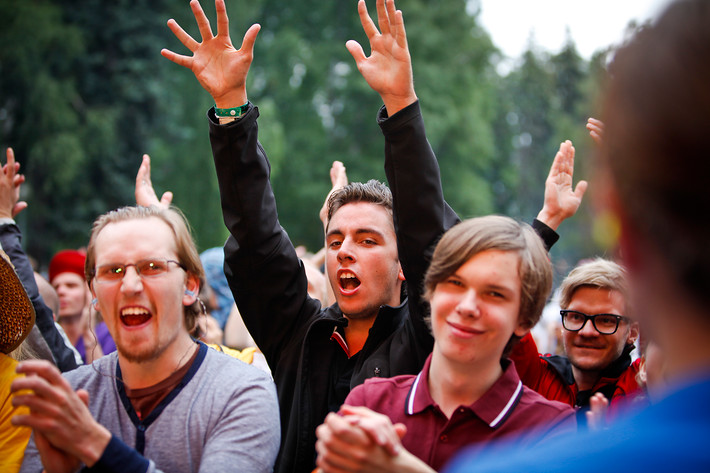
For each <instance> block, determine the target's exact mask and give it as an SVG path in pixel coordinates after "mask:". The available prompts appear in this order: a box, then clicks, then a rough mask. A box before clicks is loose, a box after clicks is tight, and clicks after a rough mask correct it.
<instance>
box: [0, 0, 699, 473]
mask: <svg viewBox="0 0 710 473" xmlns="http://www.w3.org/2000/svg"><path fill="white" fill-rule="evenodd" d="M190 6H191V9H192V12H193V14H194V17H195V20H196V22H197V26H198V28H199V33H200V36H201V38H200V40H196V39H195V38H193V37H191V36H190V35H189V34H188V33H186V32H185V31H184V30H183V28H182V27H181V26H180V25H179V24H178V23H177V22H175V21H174V20H169V21H168V27H169V28H170V29H171V31H172V32H173V33H174V34H175V36H176V37H177V38H178V39H179V40H180V42H181V43H182V44H183V45H184V46H185V48H186V49H187V50H188V51H189V54H179V53H176V52H173V51H170V50H166V49H164V50H163V51H162V55H163V56H164V57H165V58H167V59H168V60H170V61H172V62H173V63H175V64H177V65H179V66H183V67H184V68H187V69H189V70H191V71H192V73H193V74H194V75H195V78H196V79H197V80H198V82H199V83H200V85H201V86H202V87H203V88H204V89H205V91H207V93H208V94H209V95H210V96H211V97H212V99H213V101H214V104H215V105H214V107H212V108H210V110H209V111H208V113H207V128H208V129H209V138H210V142H211V146H212V153H213V158H214V166H215V170H216V174H217V178H218V183H219V192H220V199H221V206H222V212H223V219H224V223H225V225H226V227H227V229H228V230H229V235H230V236H229V238H228V240H227V242H226V244H225V245H224V249H223V251H222V249H217V250H214V249H213V250H212V251H207V252H204V253H203V254H199V253H198V251H197V248H196V245H195V242H194V241H193V239H192V236H191V234H190V231H189V224H188V222H187V221H186V219H185V217H184V216H183V215H182V213H181V212H180V211H179V209H177V208H176V207H174V206H172V205H171V201H172V194H171V193H170V192H166V193H165V194H163V195H162V196H161V197H160V198H158V196H157V194H156V192H155V190H154V188H153V185H152V182H151V179H150V159H149V157H147V156H145V157H144V158H143V162H142V164H141V165H140V167H139V169H138V172H137V177H136V188H135V196H136V205H135V206H126V207H122V208H118V209H115V210H111V211H109V212H107V213H105V214H103V215H101V216H99V217H98V218H97V219H96V221H95V222H94V224H93V226H92V228H91V229H90V237H89V240H88V243H87V246H86V248H83V249H81V250H74V249H68V250H64V251H61V252H59V253H57V254H56V255H55V256H54V258H53V259H52V261H51V263H50V265H49V277H48V280H45V279H44V278H43V277H42V276H41V275H39V274H37V273H35V272H34V271H33V268H32V266H31V264H30V260H29V258H28V256H27V255H26V254H25V253H24V251H23V249H22V244H21V233H20V230H19V228H18V227H17V225H16V223H15V220H14V217H15V216H16V215H17V214H18V213H19V212H21V211H22V210H23V209H24V208H25V207H26V206H27V203H25V202H23V201H21V200H20V199H19V196H20V188H21V186H22V184H23V183H24V180H25V176H24V175H22V174H21V173H20V172H19V171H20V165H19V163H18V162H17V161H16V160H15V156H14V153H13V151H12V149H10V148H8V149H7V152H6V163H5V164H4V165H3V166H2V171H3V173H2V176H0V245H1V247H2V250H3V251H2V253H0V256H2V258H0V277H1V278H2V285H1V286H0V294H2V299H1V300H0V328H2V332H1V334H0V335H1V337H0V338H1V340H0V344H1V345H2V354H0V369H2V378H0V380H1V381H0V401H1V402H2V403H1V404H0V425H1V428H0V439H2V441H1V442H0V470H1V471H3V472H4V471H13V472H14V471H23V472H25V471H27V472H40V471H46V472H48V473H52V472H76V471H107V472H156V471H164V472H182V471H193V472H196V471H200V472H214V471H239V472H270V471H277V472H284V473H285V472H306V473H308V472H313V471H320V472H323V473H331V472H384V471H393V472H400V471H402V472H431V471H448V472H455V473H459V472H468V471H521V470H524V471H540V472H548V471H566V472H567V471H572V470H574V471H581V472H584V471H590V472H591V471H594V472H598V471H599V470H600V469H604V470H608V471H625V472H626V471H662V470H668V469H671V468H673V469H678V470H683V471H685V470H689V471H707V470H710V452H709V451H708V449H707V448H706V447H705V443H706V442H705V441H706V440H707V439H708V438H710V412H709V411H708V408H707V407H704V406H706V404H705V402H704V401H705V400H706V399H707V397H708V396H709V395H710V344H709V343H707V338H706V335H707V336H710V313H708V309H707V307H708V303H709V302H710V301H709V300H708V298H709V297H708V294H710V252H708V251H707V250H706V244H707V242H708V241H710V219H708V218H707V214H705V212H707V209H708V208H710V196H709V195H708V193H707V192H706V189H705V184H706V182H707V176H708V175H710V169H709V168H710V159H708V158H710V140H709V139H708V138H707V136H708V134H707V131H706V128H707V127H706V126H705V124H706V123H707V116H706V114H707V113H710V89H709V88H708V87H707V85H706V84H707V83H710V63H709V62H708V61H707V58H710V28H708V26H710V2H707V1H706V0H675V1H672V2H671V3H669V4H668V6H667V7H666V10H665V11H664V12H663V13H662V14H661V15H660V16H659V17H658V18H657V19H656V20H655V21H654V22H653V23H652V24H651V25H649V26H648V27H644V28H642V29H640V30H639V31H638V32H637V33H636V35H635V36H634V37H633V38H631V39H630V40H629V41H628V43H627V44H626V45H625V46H623V47H622V48H620V49H619V50H618V51H616V52H615V55H614V58H613V61H612V62H611V63H610V65H609V75H610V80H609V84H607V86H606V90H605V91H604V100H603V107H602V110H601V112H600V113H601V120H598V119H590V120H589V122H588V123H587V129H588V130H589V133H590V136H591V137H592V138H593V139H594V141H595V142H596V143H597V145H598V150H597V155H596V156H595V159H596V162H595V163H594V168H595V175H594V180H591V181H590V185H591V186H592V187H593V188H594V189H595V192H596V193H597V194H596V195H597V199H596V200H597V201H598V202H596V204H597V205H598V207H599V212H600V213H602V214H603V215H604V216H605V218H607V219H608V220H609V221H611V222H613V223H614V224H613V225H610V227H609V231H614V232H615V234H614V235H612V236H613V238H614V239H615V240H616V242H617V251H616V252H615V254H614V256H613V258H614V259H613V260H612V259H609V258H601V257H597V256H596V255H589V257H590V258H589V259H588V260H585V261H583V262H581V263H580V264H579V265H578V266H577V267H575V268H574V269H572V271H570V272H569V274H568V275H567V276H566V277H565V278H564V280H563V281H562V283H561V286H560V288H559V292H560V300H559V308H558V309H557V310H558V311H559V317H558V320H559V322H560V324H559V331H560V333H561V341H562V353H561V354H555V355H548V354H541V353H539V349H538V345H537V342H538V341H536V339H535V337H534V336H533V335H532V332H531V329H532V328H533V327H534V326H535V325H536V324H537V322H538V321H539V320H540V317H541V314H542V312H543V309H544V308H545V306H546V305H547V304H548V302H549V297H550V292H551V290H552V285H553V281H552V279H553V278H552V264H551V260H550V256H549V253H548V252H549V250H550V248H551V247H552V246H553V245H554V244H555V242H556V241H557V240H558V238H559V235H558V233H557V230H558V228H559V227H560V225H561V224H562V223H563V222H564V220H566V219H568V218H572V217H573V216H574V214H575V213H576V211H577V209H578V208H579V206H580V204H581V203H582V199H583V196H584V194H585V191H586V189H587V182H585V181H580V182H578V183H576V185H575V183H574V179H573V172H574V158H575V150H574V147H573V146H572V143H570V142H569V141H566V142H563V143H562V144H561V145H560V148H559V151H558V152H557V154H556V156H555V157H554V159H553V162H552V165H551V168H550V173H549V175H548V178H547V180H546V182H545V183H544V203H543V208H542V209H541V210H540V213H539V214H538V215H537V218H536V219H534V220H533V222H531V223H530V224H528V223H523V222H519V221H516V220H514V219H512V218H509V217H505V216H500V215H489V216H481V217H476V218H471V219H465V220H462V219H461V218H459V216H458V215H457V214H456V213H455V211H454V210H453V209H452V208H451V207H450V206H449V205H448V204H447V203H446V201H445V200H444V193H443V187H442V186H443V185H445V184H446V183H445V182H444V183H442V182H441V179H440V174H439V165H438V162H437V157H436V156H435V155H434V152H433V150H432V148H431V146H430V145H429V142H428V141H427V137H426V131H425V126H424V117H423V116H422V113H421V109H420V105H419V97H418V96H417V94H416V93H415V89H414V81H413V74H412V63H411V58H410V54H409V49H408V45H407V36H406V31H405V26H404V20H403V15H402V12H401V11H400V10H397V9H396V7H395V3H394V0H376V12H377V14H376V19H375V20H373V19H372V18H371V17H370V15H369V13H368V11H367V6H366V4H365V0H359V2H358V6H357V10H358V14H359V17H360V21H361V24H362V27H363V29H364V32H365V34H366V36H367V38H368V40H369V47H370V54H369V55H367V54H365V52H364V50H363V47H362V46H361V45H360V44H358V43H357V42H355V41H348V42H347V43H346V47H347V49H348V51H349V52H350V53H351V54H352V56H353V59H354V61H355V64H356V65H357V68H358V70H359V71H360V73H361V74H362V76H363V78H364V79H365V81H366V82H367V84H368V85H369V86H370V87H371V88H372V89H373V91H375V92H376V93H378V94H379V96H380V98H381V100H382V102H383V106H382V108H381V109H380V110H379V111H377V115H376V118H377V122H378V124H379V126H380V128H381V131H382V134H383V136H384V169H385V174H386V177H387V185H385V184H383V183H381V182H378V181H375V180H370V181H367V182H351V183H348V181H347V176H346V174H345V168H344V166H343V164H342V163H339V162H335V163H333V167H332V169H331V180H332V184H333V189H332V191H331V192H330V193H329V195H328V196H327V198H326V201H325V204H324V206H323V209H322V210H321V220H322V223H323V231H324V247H323V249H322V250H321V251H319V252H318V253H317V254H316V255H309V254H304V253H303V252H302V251H301V249H298V248H295V247H294V245H293V243H292V242H291V240H290V239H289V237H288V235H287V233H286V232H285V231H284V229H283V228H282V227H281V225H280V224H279V220H278V211H277V203H276V200H275V198H274V193H273V190H272V187H271V183H270V164H269V161H268V158H267V156H266V151H265V150H266V149H267V148H268V143H264V146H265V147H262V144H261V143H260V141H259V138H258V124H257V119H258V118H259V109H258V107H257V105H256V104H254V103H252V102H251V101H250V100H249V97H248V95H247V90H246V82H247V74H248V72H249V68H250V66H251V64H252V61H253V59H254V57H253V56H254V55H253V51H254V44H255V42H256V40H257V36H258V33H259V30H260V26H259V25H258V24H255V25H253V26H251V27H250V28H249V29H248V30H247V31H246V33H245V34H244V37H243V39H242V42H241V45H240V46H239V47H238V48H237V47H236V46H235V45H234V44H233V42H232V38H231V37H230V33H229V20H228V16H227V11H226V6H225V2H224V0H216V1H215V6H216V12H217V18H216V19H217V23H216V31H215V30H214V29H213V27H212V26H211V25H210V22H209V20H208V19H207V17H206V15H205V13H204V12H203V10H202V7H201V5H200V3H199V2H198V0H192V1H191V2H190ZM180 72H182V70H180V71H178V73H180ZM423 100H425V98H424V99H423ZM373 112H375V111H373ZM327 164H330V163H327ZM540 184H541V187H542V185H543V183H540ZM55 319H56V320H55Z"/></svg>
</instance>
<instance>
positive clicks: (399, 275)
mask: <svg viewBox="0 0 710 473" xmlns="http://www.w3.org/2000/svg"><path fill="white" fill-rule="evenodd" d="M397 266H398V267H399V272H398V273H397V279H398V280H400V281H405V280H406V279H405V277H404V271H402V264H401V263H399V264H397Z"/></svg>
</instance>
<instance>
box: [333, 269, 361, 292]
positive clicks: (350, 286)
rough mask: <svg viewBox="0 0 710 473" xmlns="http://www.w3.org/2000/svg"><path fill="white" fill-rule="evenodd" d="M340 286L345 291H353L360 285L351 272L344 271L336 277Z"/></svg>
mask: <svg viewBox="0 0 710 473" xmlns="http://www.w3.org/2000/svg"><path fill="white" fill-rule="evenodd" d="M338 283H339V284H340V287H341V288H342V289H344V290H346V291H354V290H355V289H357V288H358V287H359V286H360V280H359V279H358V278H357V277H356V276H355V275H354V274H353V273H351V272H349V271H344V272H342V273H340V277H339V278H338Z"/></svg>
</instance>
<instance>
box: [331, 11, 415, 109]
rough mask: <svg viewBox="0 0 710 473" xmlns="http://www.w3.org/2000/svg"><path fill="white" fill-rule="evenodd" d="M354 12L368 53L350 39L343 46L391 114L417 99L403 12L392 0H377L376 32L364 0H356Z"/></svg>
mask: <svg viewBox="0 0 710 473" xmlns="http://www.w3.org/2000/svg"><path fill="white" fill-rule="evenodd" d="M357 11H358V14H359V15H360V22H361V23H362V28H363V29H364V30H365V34H366V35H367V39H368V40H369V41H370V56H369V57H368V56H365V52H364V51H363V49H362V46H361V45H360V43H358V42H357V41H354V40H350V41H348V42H347V43H345V46H346V47H347V48H348V51H350V54H352V56H353V58H354V59H355V64H357V68H358V70H359V71H360V73H361V74H362V76H363V77H364V78H365V80H366V81H367V83H368V84H369V85H370V87H372V89H373V90H374V91H375V92H377V93H379V94H380V97H382V101H383V102H384V104H385V107H386V108H387V113H388V114H389V115H394V114H395V113H397V112H398V111H399V110H401V109H403V108H404V107H406V106H407V105H410V104H411V103H414V102H415V101H416V100H417V96H416V94H415V93H414V79H413V76H412V59H411V57H410V55H409V48H408V46H407V33H406V32H405V30H404V19H403V18H402V12H401V11H400V10H395V6H394V0H386V3H385V0H377V23H378V25H379V28H380V29H379V31H378V29H377V27H375V24H374V23H373V21H372V18H370V15H369V14H368V13H367V6H366V5H365V0H360V1H359V2H358V4H357Z"/></svg>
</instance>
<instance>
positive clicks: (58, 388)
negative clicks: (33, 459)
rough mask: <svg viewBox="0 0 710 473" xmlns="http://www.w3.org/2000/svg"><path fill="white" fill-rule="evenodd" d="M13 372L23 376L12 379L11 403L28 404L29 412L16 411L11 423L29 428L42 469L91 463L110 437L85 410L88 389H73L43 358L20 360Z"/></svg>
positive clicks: (69, 468) (65, 468)
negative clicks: (12, 395) (31, 431)
mask: <svg viewBox="0 0 710 473" xmlns="http://www.w3.org/2000/svg"><path fill="white" fill-rule="evenodd" d="M17 373H19V374H24V375H25V376H23V377H18V378H16V379H15V380H14V381H13V382H12V385H11V387H10V391H11V392H12V393H13V394H14V397H13V400H12V403H13V405H14V406H26V407H28V408H29V409H30V414H27V415H17V416H15V417H13V418H12V423H13V424H14V425H23V426H26V427H30V428H32V429H33V431H34V435H35V443H36V445H37V450H38V451H39V453H40V456H41V458H42V464H43V465H44V467H45V470H46V471H47V472H48V473H52V472H70V471H71V472H73V471H76V470H77V468H78V467H79V465H80V462H82V463H84V464H85V465H87V466H89V467H90V466H92V465H94V464H95V463H96V462H97V461H98V459H99V458H100V457H101V454H102V453H103V451H104V450H105V448H106V446H107V445H108V443H109V441H110V440H111V432H109V431H108V430H107V429H106V428H105V427H103V426H102V425H101V424H99V423H98V422H96V421H95V420H94V418H93V416H92V415H91V413H90V412H89V408H88V407H87V405H88V402H89V395H88V393H87V392H86V391H84V390H79V391H76V392H75V391H74V390H73V389H72V388H71V386H70V385H69V382H68V381H67V380H66V379H64V378H63V377H62V375H61V373H60V372H59V370H58V369H57V368H56V367H55V366H54V365H52V364H51V363H49V362H48V361H45V360H27V361H23V362H22V363H20V364H19V365H18V366H17Z"/></svg>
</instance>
